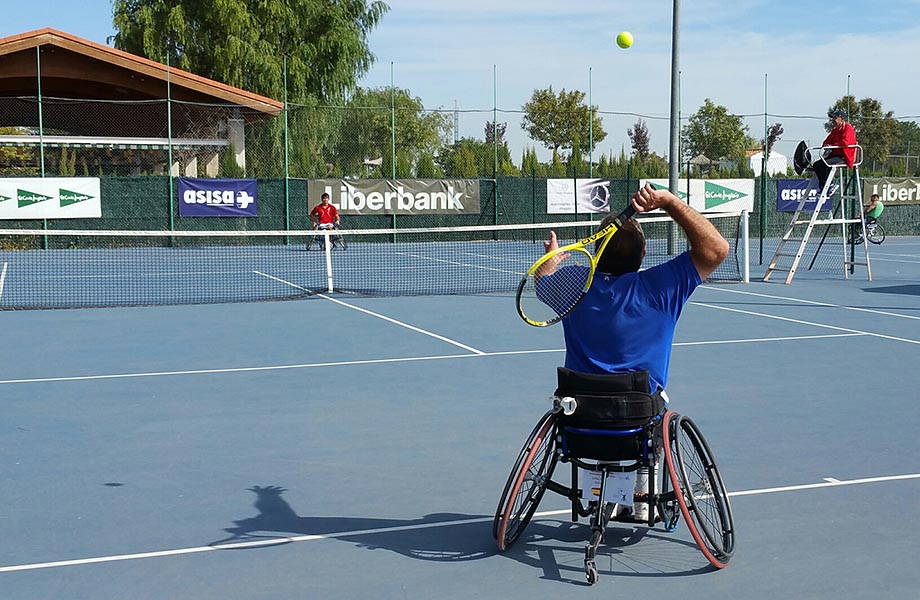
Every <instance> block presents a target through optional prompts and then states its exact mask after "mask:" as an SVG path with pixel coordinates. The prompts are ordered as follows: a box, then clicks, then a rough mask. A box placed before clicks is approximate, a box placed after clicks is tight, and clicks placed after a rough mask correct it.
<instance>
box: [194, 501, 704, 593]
mask: <svg viewBox="0 0 920 600" xmlns="http://www.w3.org/2000/svg"><path fill="white" fill-rule="evenodd" d="M248 490H249V491H251V492H253V493H254V494H255V495H256V500H255V502H254V503H253V506H254V507H255V509H256V510H257V511H258V514H256V515H255V516H252V517H247V518H244V519H240V520H237V521H234V525H233V527H228V528H226V529H225V531H226V532H227V533H228V534H229V536H228V537H225V538H223V539H221V540H218V541H215V542H212V543H211V546H214V547H220V548H223V549H227V550H243V549H254V548H259V547H267V546H276V545H280V544H287V543H292V542H303V541H309V540H312V539H339V540H342V541H345V542H349V543H353V544H356V545H357V546H358V547H359V548H366V549H369V550H389V551H391V552H396V553H398V554H401V555H403V556H407V557H410V558H414V559H419V560H429V561H440V562H459V561H469V560H479V559H483V558H488V557H491V556H495V555H498V554H499V553H498V550H497V548H496V544H495V540H494V539H493V536H492V517H491V516H484V515H465V514H457V513H433V514H429V515H425V516H424V517H422V518H420V519H383V518H370V517H305V516H300V515H299V514H297V512H296V511H295V510H294V508H293V507H291V505H290V504H288V502H287V500H285V499H284V498H283V494H284V492H286V491H287V490H286V489H285V488H283V487H281V486H276V485H270V486H253V487H251V488H248ZM589 533H590V529H589V527H588V525H587V524H586V523H571V522H567V521H560V520H553V519H550V520H544V519H535V520H534V521H532V522H531V523H530V524H529V525H528V527H527V530H526V531H525V532H524V535H522V536H521V538H520V539H519V540H518V541H517V543H516V544H515V545H514V546H513V547H512V548H510V549H509V550H507V551H506V552H505V553H503V554H502V555H501V556H503V557H505V558H510V559H512V560H515V561H517V562H520V563H522V564H525V565H528V566H531V567H534V568H536V569H539V570H541V571H542V572H543V574H542V577H541V578H543V579H548V580H555V581H559V582H562V583H569V584H578V585H581V584H583V583H584V567H583V564H582V559H583V556H582V554H583V553H582V547H583V546H582V544H583V543H584V541H585V540H586V538H587V535H588V534H589ZM639 542H642V543H639ZM701 558H702V557H701V556H700V554H699V552H698V551H697V549H696V546H695V545H694V543H693V542H692V540H691V541H687V540H684V539H679V538H675V537H674V534H669V533H664V532H663V531H658V530H649V529H648V528H645V527H637V526H633V525H626V524H621V525H617V526H616V527H614V526H611V528H609V529H608V531H607V536H606V539H605V543H604V544H602V545H601V547H600V548H599V550H598V555H597V562H598V567H599V569H600V573H601V575H605V574H606V575H620V576H630V577H675V576H687V575H691V574H697V573H705V572H709V571H710V570H711V569H710V568H709V567H708V563H706V561H705V559H703V560H702V563H701Z"/></svg>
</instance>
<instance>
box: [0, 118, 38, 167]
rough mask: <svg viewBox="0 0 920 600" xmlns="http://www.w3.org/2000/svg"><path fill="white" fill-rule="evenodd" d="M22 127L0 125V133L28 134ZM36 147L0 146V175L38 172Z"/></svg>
mask: <svg viewBox="0 0 920 600" xmlns="http://www.w3.org/2000/svg"><path fill="white" fill-rule="evenodd" d="M28 133H29V132H28V131H27V130H26V129H25V128H23V127H0V135H28ZM38 156H39V150H38V147H29V146H0V175H4V176H9V177H17V176H20V175H35V174H38V173H40V172H41V171H40V168H39V166H38Z"/></svg>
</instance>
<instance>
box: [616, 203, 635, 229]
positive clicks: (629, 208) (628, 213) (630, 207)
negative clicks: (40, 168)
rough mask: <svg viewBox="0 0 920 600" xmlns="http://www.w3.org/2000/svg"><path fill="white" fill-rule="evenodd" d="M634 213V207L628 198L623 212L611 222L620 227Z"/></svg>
mask: <svg viewBox="0 0 920 600" xmlns="http://www.w3.org/2000/svg"><path fill="white" fill-rule="evenodd" d="M634 214H636V209H635V207H634V206H633V205H632V200H630V201H629V204H628V205H627V206H626V208H625V209H624V210H623V212H621V213H620V214H618V215H617V216H615V217H614V218H613V222H614V223H616V224H617V227H622V226H623V223H625V222H626V221H628V220H630V219H631V218H632V216H633V215H634Z"/></svg>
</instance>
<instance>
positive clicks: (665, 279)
mask: <svg viewBox="0 0 920 600" xmlns="http://www.w3.org/2000/svg"><path fill="white" fill-rule="evenodd" d="M632 204H633V207H634V208H635V209H636V211H637V212H640V213H642V212H649V211H652V210H655V209H659V208H660V209H662V210H664V211H665V212H666V213H668V215H670V217H671V218H672V219H674V222H675V223H677V225H678V226H679V227H680V228H681V229H683V230H684V232H685V234H686V236H687V240H688V241H689V242H690V250H688V251H686V252H684V253H682V254H680V255H678V256H676V257H674V258H673V259H671V260H669V261H667V262H665V263H663V264H660V265H656V266H654V267H651V268H649V269H646V270H642V271H640V270H639V269H640V267H641V265H642V259H643V258H644V257H645V237H644V235H643V234H642V228H641V227H640V226H639V224H638V223H636V221H634V220H630V221H628V222H627V223H626V225H625V226H624V227H622V228H620V229H619V230H618V231H617V232H616V234H615V235H614V236H613V238H612V239H611V240H610V242H609V243H608V244H607V248H606V249H605V250H604V253H603V254H602V255H601V257H600V262H599V263H598V265H597V273H596V274H595V276H594V281H593V282H592V283H591V288H590V289H589V290H588V293H587V294H586V295H585V297H584V298H583V299H582V301H581V302H580V303H579V304H578V306H576V307H575V309H574V310H573V311H572V312H571V313H570V314H569V315H568V316H566V317H565V318H564V319H563V320H562V326H563V329H564V334H565V347H566V355H565V366H566V367H567V368H569V369H572V370H573V371H578V372H581V373H624V372H632V371H648V372H649V384H650V387H651V391H652V392H654V391H655V390H656V388H657V389H659V390H663V389H664V388H665V385H666V384H667V379H668V364H669V361H670V357H671V344H672V342H673V339H674V328H675V326H676V325H677V320H678V318H679V317H680V313H681V310H682V309H683V307H684V304H685V303H686V302H687V300H688V299H689V298H690V294H692V293H693V290H695V289H696V287H697V286H698V285H699V284H700V283H702V282H703V280H705V279H706V278H707V277H708V276H709V275H710V274H711V273H712V272H713V271H715V269H716V267H718V266H719V265H720V264H721V263H722V261H723V260H725V257H726V256H727V255H728V250H729V247H728V242H726V241H725V238H723V237H722V235H721V234H719V232H718V230H716V228H715V227H713V225H712V223H710V222H709V221H708V220H707V219H705V218H704V217H703V216H702V215H701V214H699V213H698V212H697V211H695V210H694V209H692V208H691V207H690V206H688V205H687V204H686V203H684V202H681V201H680V200H679V199H678V198H677V197H676V196H674V195H673V194H672V193H670V192H669V191H667V190H655V189H653V188H652V187H651V186H650V185H646V186H645V187H643V188H642V189H640V190H639V191H638V192H636V193H635V194H634V195H633V197H632ZM612 218H613V217H607V219H605V220H604V221H603V222H602V223H601V225H600V227H602V228H603V227H604V226H606V225H607V223H609V220H610V219H612ZM544 245H545V246H546V250H547V251H550V250H554V249H555V248H557V247H558V242H557V241H556V235H555V233H554V232H550V239H549V240H548V241H547V242H544ZM560 274H561V273H560Z"/></svg>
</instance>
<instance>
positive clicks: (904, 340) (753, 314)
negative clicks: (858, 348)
mask: <svg viewBox="0 0 920 600" xmlns="http://www.w3.org/2000/svg"><path fill="white" fill-rule="evenodd" d="M690 304H696V305H697V306H705V307H707V308H714V309H716V310H724V311H727V312H736V313H740V314H743V315H752V316H755V317H764V318H766V319H775V320H777V321H786V322H789V323H798V324H799V325H811V326H812V327H821V328H823V329H833V330H835V331H845V332H847V333H854V334H858V335H868V336H871V337H877V338H882V339H886V340H893V341H895V342H904V343H907V344H920V341H918V340H911V339H908V338H902V337H896V336H893V335H885V334H882V333H874V332H871V331H860V330H859V329H850V328H848V327H837V326H835V325H825V324H823V323H814V322H812V321H804V320H802V319H791V318H789V317H780V316H778V315H771V314H767V313H759V312H755V311H752V310H741V309H740V308H730V307H728V306H716V305H715V304H706V303H705V302H691V303H690Z"/></svg>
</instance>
